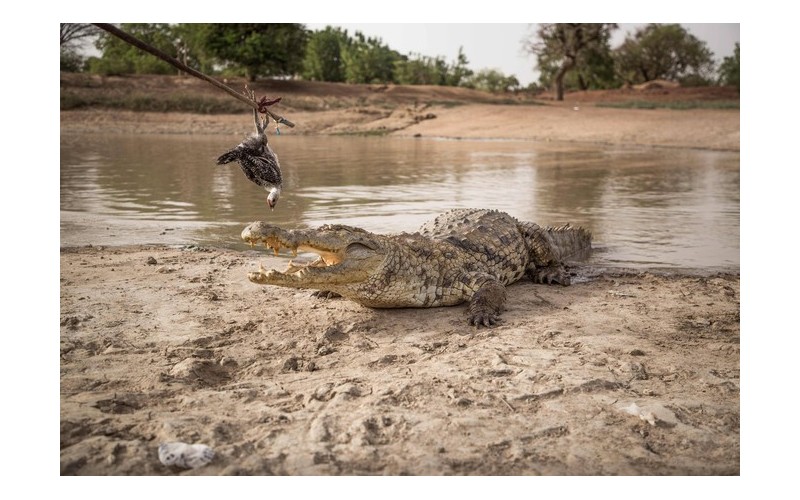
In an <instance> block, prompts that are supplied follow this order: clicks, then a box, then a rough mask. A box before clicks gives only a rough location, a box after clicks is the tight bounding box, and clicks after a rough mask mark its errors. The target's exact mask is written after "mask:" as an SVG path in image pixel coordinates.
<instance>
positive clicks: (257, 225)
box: [242, 222, 383, 288]
mask: <svg viewBox="0 0 800 500" xmlns="http://www.w3.org/2000/svg"><path fill="white" fill-rule="evenodd" d="M364 233H365V232H364V231H363V230H358V229H355V230H353V229H351V228H349V227H346V226H326V227H323V228H321V229H317V230H283V229H281V228H279V227H277V226H273V225H271V224H267V223H265V222H254V223H252V224H251V225H249V226H248V227H246V228H245V230H244V231H243V232H242V239H243V240H244V241H245V242H247V243H250V245H251V246H256V245H259V246H260V245H264V247H265V248H267V249H269V250H272V251H273V252H274V253H275V255H276V256H277V255H281V254H282V253H284V252H286V253H288V254H289V255H291V256H293V257H297V255H298V254H314V256H315V257H311V256H308V257H310V258H307V256H305V255H304V256H302V257H301V259H302V260H295V259H292V260H290V261H289V263H288V264H287V266H286V269H285V270H284V271H282V272H281V271H278V270H275V269H270V270H266V269H265V268H264V267H263V266H259V269H258V271H253V272H251V273H249V274H248V278H249V279H250V281H252V282H255V283H259V284H272V285H282V286H295V287H302V288H305V287H306V286H308V287H311V286H313V285H314V284H323V283H324V284H342V283H352V282H355V281H360V280H363V279H365V277H366V276H367V274H368V273H369V272H371V270H372V269H374V268H375V267H376V266H378V265H379V264H380V262H382V260H383V255H382V253H381V252H379V251H377V249H378V245H377V244H376V243H375V242H373V241H370V240H369V239H368V238H365V237H364Z"/></svg>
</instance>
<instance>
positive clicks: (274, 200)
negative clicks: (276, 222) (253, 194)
mask: <svg viewBox="0 0 800 500" xmlns="http://www.w3.org/2000/svg"><path fill="white" fill-rule="evenodd" d="M280 197H281V188H279V187H274V188H272V189H271V190H270V192H269V195H267V205H269V208H270V210H275V205H277V204H278V198H280Z"/></svg>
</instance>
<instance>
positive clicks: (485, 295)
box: [467, 281, 506, 327]
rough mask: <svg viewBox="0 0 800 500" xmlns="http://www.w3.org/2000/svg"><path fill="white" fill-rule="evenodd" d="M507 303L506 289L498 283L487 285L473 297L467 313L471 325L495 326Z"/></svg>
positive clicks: (493, 282) (488, 283)
mask: <svg viewBox="0 0 800 500" xmlns="http://www.w3.org/2000/svg"><path fill="white" fill-rule="evenodd" d="M505 301H506V289H505V287H504V286H503V285H501V284H500V283H498V282H496V281H491V282H487V283H485V284H484V285H483V286H482V287H481V288H480V290H478V291H477V292H476V293H475V295H474V296H473V297H472V300H471V301H470V303H469V309H468V311H467V314H468V316H469V317H468V319H467V321H468V322H469V324H470V325H474V326H486V327H489V326H494V325H495V324H497V323H498V322H500V313H501V312H502V311H503V305H504V304H505Z"/></svg>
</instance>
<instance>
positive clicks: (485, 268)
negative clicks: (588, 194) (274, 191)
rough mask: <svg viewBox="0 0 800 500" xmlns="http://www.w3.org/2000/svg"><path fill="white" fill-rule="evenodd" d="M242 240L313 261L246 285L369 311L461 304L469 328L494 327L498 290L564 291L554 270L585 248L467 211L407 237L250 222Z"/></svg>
mask: <svg viewBox="0 0 800 500" xmlns="http://www.w3.org/2000/svg"><path fill="white" fill-rule="evenodd" d="M242 239H244V240H245V241H247V242H249V243H251V244H256V243H259V244H264V245H265V246H267V247H268V248H272V249H274V251H275V253H276V254H277V253H278V251H280V250H281V249H282V248H288V249H289V250H291V251H292V252H294V253H295V254H296V253H297V252H298V251H300V252H306V251H310V252H314V253H316V254H318V255H319V256H320V257H319V258H318V259H317V260H315V261H314V262H311V263H308V264H295V263H294V262H290V263H289V266H288V268H287V270H286V271H284V272H279V271H276V270H274V269H273V270H269V271H267V270H265V269H263V268H261V269H259V270H258V271H255V272H251V273H249V274H248V278H249V279H250V281H252V282H254V283H258V284H261V285H275V286H284V287H289V288H302V289H314V290H319V291H323V292H333V293H336V294H339V295H342V296H344V297H346V298H349V299H351V300H353V301H355V302H358V303H359V304H362V305H364V306H368V307H376V308H392V307H439V306H452V305H456V304H460V303H463V302H469V307H468V315H469V323H470V324H473V325H485V326H491V325H493V324H495V323H496V322H497V321H498V319H499V315H500V313H501V311H502V309H503V306H504V304H505V300H506V293H505V286H506V285H508V284H511V283H514V282H515V281H517V280H519V279H520V278H522V277H523V276H524V275H527V276H529V277H530V278H531V279H533V280H534V281H536V282H539V283H560V284H562V285H569V283H570V280H569V275H568V274H567V273H566V271H565V270H564V266H563V264H564V262H565V261H566V260H567V259H570V258H576V257H583V256H586V255H588V252H589V251H590V250H591V234H590V233H589V232H588V231H586V230H585V229H580V228H572V227H569V226H563V227H559V228H547V227H544V228H543V227H540V226H538V225H536V224H534V223H531V222H519V221H517V220H516V219H514V218H513V217H511V216H509V215H508V214H505V213H503V212H498V211H493V210H475V209H458V210H451V211H449V212H446V213H444V214H442V215H440V216H438V217H437V218H436V219H434V220H433V221H430V222H428V223H426V224H424V225H423V226H422V227H421V228H420V230H419V232H418V233H414V234H408V233H401V234H397V235H380V234H373V233H370V232H368V231H365V230H363V229H359V228H355V227H350V226H343V225H326V226H322V227H320V228H318V229H309V230H284V229H281V228H279V227H276V226H272V225H269V224H266V223H264V222H254V223H253V224H251V225H250V226H248V227H247V228H245V230H244V231H243V232H242Z"/></svg>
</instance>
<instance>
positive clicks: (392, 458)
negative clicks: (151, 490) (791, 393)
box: [60, 247, 740, 475]
mask: <svg viewBox="0 0 800 500" xmlns="http://www.w3.org/2000/svg"><path fill="white" fill-rule="evenodd" d="M151 257H152V259H150V258H151ZM260 262H263V263H264V264H265V265H267V266H270V265H273V266H274V265H281V264H277V259H276V258H275V257H272V256H265V255H264V254H263V253H260V252H256V251H251V252H246V253H237V252H231V251H225V250H219V249H207V248H197V247H186V248H163V247H133V248H118V247H107V248H102V247H83V248H73V249H62V251H61V384H60V386H61V473H62V474H65V475H72V474H79V475H87V474H91V475H95V474H96V475H145V474H146V475H151V474H152V475H171V474H184V475H195V474H203V475H205V474H211V475H217V474H223V475H227V474H264V475H267V474H280V475H300V474H308V475H331V474H392V475H394V474H418V475H440V474H454V475H464V474H480V475H485V474H502V475H537V474H546V475H555V474H558V475H572V474H580V475H600V474H602V475H620V474H624V475H628V474H632V475H717V474H738V473H739V450H740V449H739V277H738V275H713V276H686V275H672V276H668V275H655V274H650V273H643V274H626V273H609V272H607V271H606V272H603V273H599V274H598V273H594V274H592V273H589V275H588V276H587V278H588V279H586V280H584V281H583V282H581V283H577V284H574V285H573V286H571V287H560V286H544V285H534V284H531V283H529V282H519V283H517V284H514V285H512V286H511V287H510V288H509V304H508V310H507V311H506V312H505V314H504V316H503V318H504V321H503V323H502V324H501V325H500V326H497V327H495V328H491V329H486V328H480V329H477V328H474V327H468V326H467V324H466V317H465V307H464V306H456V307H450V308H438V309H408V310H372V309H368V308H364V307H362V306H359V305H357V304H355V303H352V302H350V301H347V300H343V299H317V298H313V297H311V296H310V294H309V293H308V292H303V291H293V290H286V289H279V288H276V287H260V286H258V285H255V284H252V283H250V282H249V281H247V279H246V277H245V276H246V273H247V271H248V270H252V269H254V268H256V267H257V266H258V263H260ZM171 441H182V442H187V443H203V444H206V445H208V446H211V447H212V448H214V450H215V451H216V457H215V458H214V460H213V461H212V462H211V463H210V464H209V465H207V466H205V467H203V468H199V469H187V470H183V469H177V468H174V467H166V466H164V465H162V464H161V463H160V462H159V460H158V456H157V447H158V445H159V443H162V442H171Z"/></svg>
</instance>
